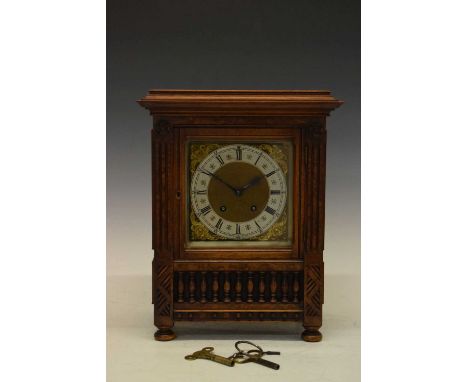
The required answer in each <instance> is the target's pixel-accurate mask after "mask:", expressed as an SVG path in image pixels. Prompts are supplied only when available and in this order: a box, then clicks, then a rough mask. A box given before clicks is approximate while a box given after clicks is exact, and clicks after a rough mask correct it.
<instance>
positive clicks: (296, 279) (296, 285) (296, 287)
mask: <svg viewBox="0 0 468 382" xmlns="http://www.w3.org/2000/svg"><path fill="white" fill-rule="evenodd" d="M293 291H294V295H293V301H294V302H299V298H298V294H299V272H294V284H293Z"/></svg>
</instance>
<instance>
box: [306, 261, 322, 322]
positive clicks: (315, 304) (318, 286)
mask: <svg viewBox="0 0 468 382" xmlns="http://www.w3.org/2000/svg"><path fill="white" fill-rule="evenodd" d="M304 272H305V275H304V276H305V279H304V280H305V289H304V322H305V323H310V324H313V325H319V326H320V325H321V322H322V303H323V264H314V265H309V266H306V267H305V271H304Z"/></svg>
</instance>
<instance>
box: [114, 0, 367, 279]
mask: <svg viewBox="0 0 468 382" xmlns="http://www.w3.org/2000/svg"><path fill="white" fill-rule="evenodd" d="M107 32H108V33H107V39H108V40H107V49H108V51H107V86H108V88H107V102H108V104H107V113H108V120H107V163H108V165H107V194H108V197H107V200H108V249H109V254H110V255H109V256H108V271H109V272H111V273H128V272H129V273H133V272H135V273H139V272H140V273H141V272H143V273H149V272H150V271H151V269H150V268H151V267H150V265H148V264H150V262H151V258H152V254H151V241H150V220H151V219H150V205H151V201H150V135H149V130H150V128H151V126H152V125H151V119H150V116H149V114H148V112H147V111H146V110H144V109H143V108H141V107H139V106H138V105H137V104H136V102H135V101H136V99H138V98H140V97H142V96H144V95H145V94H146V92H147V91H148V89H152V88H170V89H176V88H181V89H326V90H331V91H332V94H333V95H334V96H335V97H337V98H338V99H340V100H343V101H344V102H345V103H344V105H342V106H341V107H340V108H339V109H338V110H336V111H334V112H333V113H332V114H331V116H330V118H329V119H328V131H329V135H328V165H327V207H326V208H327V211H326V213H327V219H326V222H327V228H326V243H325V246H326V252H325V262H326V263H327V264H328V268H326V269H327V270H328V271H330V270H335V271H340V272H353V273H354V272H359V241H360V240H359V236H360V81H361V79H360V1H356V0H354V1H347V0H326V1H323V0H321V1H317V0H313V1H312V0H307V1H301V0H288V1H286V0H283V1H271V0H270V1H263V0H256V1H235V0H229V1H227V0H209V1H201V0H197V1H193V0H191V1H179V0H172V1H171V0H165V1H159V0H158V1H154V0H153V1H151V0H143V1H135V0H133V1H122V0H110V1H108V19H107ZM142 252H143V254H142ZM145 253H147V255H145Z"/></svg>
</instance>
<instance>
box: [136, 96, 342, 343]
mask: <svg viewBox="0 0 468 382" xmlns="http://www.w3.org/2000/svg"><path fill="white" fill-rule="evenodd" d="M138 103H139V104H140V105H141V106H143V107H145V108H146V109H148V110H149V111H150V113H151V115H152V117H153V129H152V130H151V149H152V201H153V204H152V219H153V228H152V246H153V250H154V259H153V269H152V272H153V286H152V289H153V304H154V324H155V325H156V326H157V328H158V329H159V330H158V331H157V332H156V333H155V339H156V340H160V341H168V340H172V339H174V338H175V333H174V332H173V330H172V328H173V326H174V322H175V321H187V320H188V321H302V323H303V326H304V329H305V330H304V332H303V333H302V339H303V340H305V341H309V342H317V341H320V340H321V338H322V335H321V333H320V332H319V328H320V327H321V325H322V304H323V286H324V265H323V249H324V219H325V167H326V166H325V161H326V151H325V150H326V117H327V116H328V115H329V113H330V112H331V111H332V110H333V109H335V108H337V107H338V106H339V105H340V104H341V103H342V102H341V101H338V100H337V99H335V98H334V97H332V96H331V95H330V92H328V91H321V90H301V91H296V90H294V91H259V90H258V91H257V90H240V91H238V90H151V91H149V93H148V95H146V96H145V97H144V98H142V99H140V100H139V101H138ZM190 139H202V140H210V141H215V140H230V141H236V142H237V141H239V142H249V141H251V140H256V141H266V142H268V141H271V140H288V141H290V142H291V143H292V147H293V161H294V163H293V169H294V171H293V179H292V189H291V190H288V192H290V193H291V194H292V195H293V201H292V206H293V207H292V209H293V211H292V244H291V246H289V247H287V248H284V247H282V248H258V247H255V248H254V247H252V248H249V247H240V248H225V247H219V248H212V247H210V248H191V247H189V246H187V245H186V243H187V237H186V236H187V232H186V229H185V228H186V222H187V218H188V217H187V216H186V215H187V212H186V211H188V208H187V203H189V201H188V198H187V193H188V192H189V187H190V186H189V185H188V184H187V180H186V166H187V160H186V147H187V144H186V143H187V141H188V140H190Z"/></svg>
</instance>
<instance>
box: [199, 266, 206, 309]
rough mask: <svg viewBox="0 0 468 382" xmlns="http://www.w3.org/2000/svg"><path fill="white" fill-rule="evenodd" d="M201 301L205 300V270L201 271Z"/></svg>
mask: <svg viewBox="0 0 468 382" xmlns="http://www.w3.org/2000/svg"><path fill="white" fill-rule="evenodd" d="M200 289H201V302H206V272H202V273H201V287H200Z"/></svg>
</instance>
